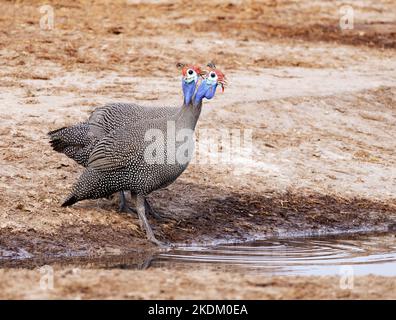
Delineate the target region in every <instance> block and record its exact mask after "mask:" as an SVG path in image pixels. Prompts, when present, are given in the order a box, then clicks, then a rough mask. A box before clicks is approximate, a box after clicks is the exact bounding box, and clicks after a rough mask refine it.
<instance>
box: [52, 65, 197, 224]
mask: <svg viewBox="0 0 396 320" xmlns="http://www.w3.org/2000/svg"><path fill="white" fill-rule="evenodd" d="M177 67H178V68H180V69H182V75H183V81H185V82H188V83H195V85H196V84H197V82H198V78H199V76H202V75H203V73H202V71H201V69H200V68H199V67H198V66H196V65H185V64H181V63H179V64H177ZM183 93H184V92H183ZM185 98H186V97H185V96H184V99H185ZM178 110H179V108H178V107H145V106H140V105H138V104H132V103H111V104H107V105H104V106H102V107H99V108H96V109H95V110H94V111H93V112H92V114H91V116H90V117H89V119H88V120H87V121H86V122H83V123H79V124H76V125H73V126H70V127H63V128H60V129H57V130H54V131H51V132H49V133H48V135H49V137H50V144H51V146H52V148H53V149H54V150H55V151H57V152H60V153H64V154H65V155H66V156H68V157H69V158H71V159H73V160H75V161H76V162H77V163H79V164H81V165H82V166H84V167H86V166H87V164H88V159H89V155H90V154H91V152H92V150H93V149H94V147H95V146H96V144H97V143H98V142H99V141H100V140H101V139H102V138H104V137H105V136H106V135H107V134H108V133H110V132H111V131H113V130H114V129H116V128H120V127H122V126H124V125H135V124H136V123H138V122H139V121H143V120H148V119H156V118H162V117H167V116H171V115H173V114H175V113H177V112H178ZM146 207H147V208H148V209H149V211H150V213H152V214H153V215H154V216H156V217H160V216H159V215H157V214H155V212H154V211H153V210H152V209H151V208H150V206H149V204H148V203H147V201H146ZM120 210H121V211H129V210H130V209H129V208H128V206H127V205H126V201H125V195H124V193H123V192H122V191H121V192H120Z"/></svg>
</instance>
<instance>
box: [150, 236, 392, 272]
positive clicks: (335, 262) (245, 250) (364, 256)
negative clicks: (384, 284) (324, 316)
mask: <svg viewBox="0 0 396 320" xmlns="http://www.w3.org/2000/svg"><path fill="white" fill-rule="evenodd" d="M147 267H152V268H154V267H164V268H173V269H176V268H177V269H180V268H186V269H191V268H200V269H202V268H213V267H215V268H216V269H220V270H231V269H232V270H236V271H240V272H244V273H254V274H264V275H337V274H340V273H351V272H353V274H354V275H366V274H376V275H383V276H396V237H395V235H393V234H391V235H389V234H388V235H359V236H331V237H329V236H327V237H313V238H297V239H283V240H279V239H277V240H261V241H254V242H250V243H243V244H227V245H217V246H211V247H205V246H200V247H199V246H198V247H197V246H194V247H179V248H176V249H173V250H171V251H168V252H164V253H159V254H157V255H155V256H153V257H152V259H151V261H150V262H149V263H148V264H147Z"/></svg>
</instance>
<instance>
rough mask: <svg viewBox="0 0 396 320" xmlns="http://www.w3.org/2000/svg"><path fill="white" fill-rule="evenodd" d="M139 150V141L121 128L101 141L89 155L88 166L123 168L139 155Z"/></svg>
mask: <svg viewBox="0 0 396 320" xmlns="http://www.w3.org/2000/svg"><path fill="white" fill-rule="evenodd" d="M142 142H143V141H142ZM139 150H140V149H139V147H138V143H137V141H136V140H135V139H133V138H131V137H128V135H127V134H126V131H125V128H120V129H117V130H114V131H112V132H111V133H109V134H108V135H106V136H105V137H104V138H103V139H102V140H100V141H99V143H98V144H97V145H96V146H95V148H94V149H93V150H92V152H91V154H90V156H89V159H88V167H89V168H93V169H95V170H98V171H109V170H117V169H122V168H125V167H126V166H127V165H128V162H129V161H130V159H131V158H134V157H137V156H138V155H139Z"/></svg>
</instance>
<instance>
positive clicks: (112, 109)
mask: <svg viewBox="0 0 396 320" xmlns="http://www.w3.org/2000/svg"><path fill="white" fill-rule="evenodd" d="M142 111H143V107H142V106H139V105H137V104H132V103H111V104H106V105H104V106H102V107H99V108H96V109H95V110H94V111H93V112H92V114H91V116H90V117H89V119H88V124H89V126H90V134H91V135H92V136H94V137H96V138H103V137H104V136H105V135H106V134H108V133H110V132H111V131H113V130H114V129H116V128H118V127H120V126H122V125H123V124H124V122H125V119H126V117H128V118H132V119H133V118H136V117H137V116H138V115H139V114H140V113H142Z"/></svg>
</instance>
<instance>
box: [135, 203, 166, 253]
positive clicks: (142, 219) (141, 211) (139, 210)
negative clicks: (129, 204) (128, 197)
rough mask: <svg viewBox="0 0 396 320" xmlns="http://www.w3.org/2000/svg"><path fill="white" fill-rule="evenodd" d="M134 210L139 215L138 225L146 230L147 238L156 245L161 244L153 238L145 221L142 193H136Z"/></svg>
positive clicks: (151, 231)
mask: <svg viewBox="0 0 396 320" xmlns="http://www.w3.org/2000/svg"><path fill="white" fill-rule="evenodd" d="M136 211H137V213H138V216H139V220H140V226H141V227H142V228H144V229H145V230H146V236H147V239H148V240H150V241H151V242H153V243H155V244H156V245H158V246H163V245H164V244H163V243H162V242H161V241H159V240H157V239H156V238H155V236H154V233H153V230H152V229H151V227H150V225H149V223H148V221H147V218H146V206H145V198H144V196H142V195H136Z"/></svg>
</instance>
